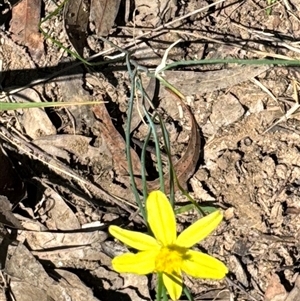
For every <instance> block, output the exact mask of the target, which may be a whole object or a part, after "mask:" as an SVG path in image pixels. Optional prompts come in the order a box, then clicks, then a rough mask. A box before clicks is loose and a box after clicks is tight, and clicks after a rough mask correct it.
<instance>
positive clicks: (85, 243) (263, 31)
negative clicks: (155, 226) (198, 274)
mask: <svg viewBox="0 0 300 301" xmlns="http://www.w3.org/2000/svg"><path fill="white" fill-rule="evenodd" d="M23 1H25V0H23ZM29 2H30V1H28V0H27V5H29V4H28V3H29ZM99 3H105V1H99ZM85 4H86V3H85V2H84V1H79V0H70V1H69V2H68V3H67V4H66V8H65V10H64V13H62V12H61V11H59V12H58V13H57V14H54V15H53V16H51V18H49V19H48V20H47V21H45V22H44V23H42V25H41V27H42V29H43V30H44V31H45V32H47V33H48V34H49V35H50V36H51V39H50V38H48V39H45V38H44V36H41V35H39V34H38V31H37V33H35V35H33V36H32V35H30V33H31V31H29V34H28V35H27V38H26V37H25V42H24V41H23V42H22V41H20V39H18V38H16V30H15V28H14V26H13V23H16V22H17V21H18V20H19V21H20V20H22V17H17V12H18V11H21V9H20V8H18V6H15V7H14V10H15V11H13V14H12V16H11V15H9V14H8V16H7V18H6V20H5V23H4V24H3V25H2V30H3V31H2V32H0V35H1V48H0V62H2V71H3V73H2V77H1V80H2V82H1V85H2V89H4V90H5V91H10V92H11V91H13V92H11V95H10V96H9V97H8V96H6V97H4V98H3V100H5V101H8V100H9V101H13V102H23V101H24V99H26V100H27V101H35V102H39V101H64V102H70V101H80V102H81V101H90V100H91V101H95V100H98V101H99V100H105V101H107V103H106V105H105V106H104V105H103V104H102V105H96V106H93V107H90V106H80V107H79V106H75V105H74V106H70V107H68V108H56V109H47V110H46V113H45V112H44V111H42V110H40V109H34V110H18V111H7V112H5V111H4V112H2V113H1V126H0V139H1V144H2V148H3V150H2V154H1V157H0V158H1V169H2V172H1V176H0V188H1V195H4V196H6V197H8V199H6V198H5V197H1V203H2V205H1V208H5V209H3V210H2V211H3V212H1V221H2V222H3V223H4V224H5V225H6V226H9V227H8V228H11V227H13V228H17V229H19V230H18V232H16V231H13V233H12V234H11V237H12V235H13V239H12V240H11V238H10V240H8V242H7V241H6V240H7V238H6V239H3V242H2V244H1V248H2V249H1V253H2V254H5V256H4V255H1V256H2V257H4V258H2V262H1V264H2V267H4V263H5V268H4V270H3V271H2V274H3V280H2V288H3V289H2V295H1V298H2V299H3V300H6V298H7V300H17V301H18V300H20V301H26V300H103V301H105V300H152V299H154V296H155V286H154V284H155V281H154V280H155V279H153V278H152V277H146V276H135V275H119V274H117V273H116V272H114V271H113V270H112V268H111V265H110V260H111V257H112V256H114V255H115V254H117V253H118V252H123V249H122V246H121V245H120V244H116V243H115V242H114V241H113V239H112V238H110V237H108V236H107V227H108V226H109V225H110V224H119V225H122V226H123V227H126V228H130V229H136V230H141V231H144V230H145V228H144V226H143V224H142V222H141V219H140V218H139V217H138V216H137V215H134V214H133V213H134V212H135V211H136V205H135V203H134V196H133V193H132V191H131V189H130V188H129V182H128V181H129V180H128V176H127V175H128V171H127V162H126V157H125V150H124V149H125V144H124V139H123V137H124V124H125V123H126V122H127V116H126V111H127V108H128V99H129V97H130V91H131V88H130V84H131V83H130V73H129V72H128V70H127V69H126V66H125V65H124V61H122V60H121V61H120V62H117V63H115V64H111V65H110V66H102V65H100V67H99V66H98V67H97V66H95V65H92V66H91V65H87V64H86V67H85V68H83V67H82V65H79V66H76V67H74V66H72V68H70V69H68V67H69V66H70V65H72V62H73V61H74V60H75V59H74V57H73V56H72V55H71V54H69V53H67V52H66V51H65V50H64V48H63V47H66V48H68V49H70V50H71V51H73V52H74V48H73V47H75V48H76V49H77V51H78V52H79V53H80V52H82V53H81V54H82V55H83V57H85V58H88V57H90V56H91V55H94V54H97V53H100V52H101V51H103V50H107V49H110V48H111V47H112V45H109V44H108V42H105V43H103V42H102V41H101V40H100V39H99V38H98V36H99V33H101V35H105V34H107V33H108V32H109V33H110V35H109V36H108V37H107V38H108V40H109V41H110V42H113V43H114V44H115V45H117V46H118V47H121V48H123V49H128V50H134V54H133V56H132V59H134V60H135V62H136V63H137V64H139V65H140V66H145V67H147V68H155V67H156V66H157V65H158V64H160V63H161V59H162V56H163V54H164V52H165V50H166V49H167V48H168V47H169V46H170V45H171V44H172V43H173V42H175V41H177V40H178V39H181V42H180V43H179V44H177V45H175V46H174V47H173V48H172V49H171V50H170V53H169V59H168V62H169V63H171V62H176V61H181V60H195V59H219V58H240V59H247V58H255V59H262V58H265V57H269V58H272V57H277V58H294V59H296V58H298V57H299V51H300V48H298V44H297V37H298V36H299V34H300V32H299V28H300V20H299V17H300V13H299V3H298V2H297V1H296V0H291V1H290V2H286V1H282V2H281V1H276V2H275V3H274V4H273V6H272V7H271V8H270V7H269V8H268V3H267V1H250V0H246V1H240V2H239V1H238V2H237V1H231V0H227V1H226V0H225V1H223V3H219V4H217V5H216V6H212V5H211V6H210V7H209V8H206V7H207V6H208V5H209V4H211V2H206V1H197V0H190V1H178V2H177V1H176V0H169V1H166V0H163V1H152V2H151V1H144V0H136V1H130V3H129V1H128V3H125V2H124V3H123V2H122V3H121V8H120V11H119V14H118V16H117V19H116V21H115V25H117V26H118V27H116V26H114V27H113V28H111V26H110V25H109V24H111V21H109V20H108V21H104V22H103V23H102V24H101V23H100V25H101V26H102V27H101V26H100V25H99V22H98V21H97V20H99V16H97V13H96V11H98V10H99V7H96V4H95V3H93V2H92V3H91V13H90V18H88V16H87V15H85V14H84V13H82V12H85V11H86V10H85V9H84V5H85ZM25 5H26V4H25ZM77 7H79V13H78V11H77V10H76V8H77ZM56 8H57V6H56V4H55V3H54V2H51V1H45V3H43V5H42V16H41V17H42V18H44V17H45V16H49V15H50V14H51V13H52V12H53V11H54V10H55V9H56ZM201 8H203V11H201V12H198V13H196V14H192V15H191V16H188V17H185V18H182V20H181V21H178V22H176V23H175V22H173V21H174V20H179V18H180V17H182V16H184V15H186V14H188V13H192V12H195V11H196V10H198V9H201ZM27 9H28V7H27ZM80 9H82V11H81V15H80ZM111 9H112V11H111V12H110V14H112V15H113V14H114V9H113V6H112V8H111ZM25 10H26V8H25ZM28 11H29V10H28ZM74 11H76V14H78V15H76V16H77V19H76V18H73V17H74V15H73V12H74ZM20 18H21V19H20ZM23 18H24V16H23ZM29 20H30V17H28V16H27V17H26V18H25V21H26V22H28V23H30V22H29ZM74 20H75V21H74ZM88 20H90V22H88ZM23 21H24V20H23ZM74 22H75V24H76V26H77V27H72V26H73V25H74ZM162 25H165V26H162ZM28 28H29V25H28ZM74 28H75V29H74ZM78 28H79V33H78ZM81 29H83V30H81ZM35 30H36V28H35ZM80 30H81V31H80ZM11 31H13V32H14V34H12V33H11ZM97 33H98V35H97ZM145 33H148V35H145V36H144V37H143V38H142V39H141V38H138V37H139V36H141V35H142V34H145ZM149 33H150V34H149ZM78 35H79V36H78ZM76 37H77V38H76ZM33 41H34V43H33ZM55 41H59V43H60V44H59V45H58V44H57V43H55ZM76 41H77V42H76ZM70 43H71V44H73V46H71V44H70ZM21 44H25V46H24V45H21ZM129 44H131V46H130V48H128V45H129ZM62 46H63V47H62ZM117 53H118V52H117V51H115V54H117ZM110 54H112V52H111V53H110ZM102 58H103V56H99V57H98V58H97V59H96V61H97V62H100V61H102ZM0 66H1V65H0ZM47 68H48V69H47ZM25 69H27V71H26V70H25ZM62 70H63V72H64V73H60V74H58V75H55V72H57V71H60V72H61V71H62ZM177 70H178V69H177ZM179 70H180V71H179V72H178V71H176V72H177V73H175V72H166V73H165V76H166V78H167V79H168V80H169V81H170V82H171V83H172V84H173V85H174V86H175V87H176V88H178V89H179V90H180V91H181V92H182V93H183V94H184V95H185V96H186V100H185V101H186V104H187V105H188V106H189V107H190V109H191V111H192V113H193V115H194V117H195V119H196V122H197V125H198V128H199V132H200V135H201V143H200V146H199V145H196V149H188V150H186V149H187V147H190V145H191V143H190V142H191V141H192V140H193V139H194V137H191V132H193V130H192V129H193V125H192V123H191V118H190V116H189V115H188V114H187V108H185V107H184V104H180V103H178V101H176V100H175V99H174V98H172V97H173V96H171V95H170V94H169V93H167V92H166V91H164V90H162V89H161V90H160V91H159V92H160V94H159V98H158V99H159V102H158V112H159V113H160V114H161V115H162V116H163V118H164V120H165V124H166V128H167V129H168V132H169V136H170V141H171V145H172V154H174V155H175V156H174V157H173V158H174V160H177V159H176V157H180V156H183V155H184V154H185V152H186V151H188V154H190V156H192V155H195V153H197V152H198V153H200V156H199V159H198V157H197V156H196V157H197V159H198V160H197V162H196V163H193V166H194V167H192V168H191V170H190V172H187V173H188V174H189V173H193V174H192V176H191V177H190V178H189V180H188V183H187V188H188V190H189V192H190V194H191V196H193V197H194V199H195V200H197V202H198V203H199V204H200V205H204V206H208V205H209V206H215V207H219V208H221V209H222V210H223V211H224V216H225V219H224V222H223V223H222V224H221V226H220V227H219V228H218V229H217V231H216V232H215V233H214V235H212V236H211V237H209V238H208V239H206V240H205V241H204V242H202V243H201V245H198V246H196V249H197V248H200V249H201V250H202V251H205V252H207V253H209V254H211V255H213V256H215V257H217V258H219V259H220V260H222V261H223V262H224V263H226V265H227V266H228V267H229V269H230V274H229V275H228V279H226V280H224V281H221V282H213V281H202V280H195V279H191V278H188V277H187V278H186V279H185V283H186V285H187V286H188V287H189V288H190V290H191V292H192V293H193V296H194V297H195V300H228V301H229V300H238V301H242V300H266V301H275V300H276V301H281V300H293V301H294V300H300V292H299V290H300V283H299V281H300V280H299V277H298V272H299V266H300V262H299V250H300V243H299V241H300V234H299V233H300V232H299V228H300V223H299V221H300V218H299V214H300V203H299V187H300V181H299V178H300V156H299V120H298V118H297V114H296V113H297V112H293V111H296V109H297V97H296V96H297V90H298V85H297V80H298V78H299V70H300V69H299V68H298V67H278V66H277V67H275V66H266V65H262V66H249V65H242V66H241V65H238V64H212V65H203V66H187V67H185V68H183V67H180V68H179ZM50 76H52V78H51V79H48V80H46V81H44V82H42V83H37V84H34V85H30V87H28V88H26V89H23V90H22V91H17V90H14V89H15V88H20V87H25V86H26V85H27V84H29V83H31V82H32V81H33V80H36V79H45V78H46V79H47V77H50ZM142 80H143V86H144V87H145V89H146V92H147V93H148V94H150V97H151V98H152V96H153V94H154V86H153V85H151V81H150V80H149V78H147V76H145V74H142ZM149 82H150V83H149ZM152 84H153V82H152ZM291 108H292V109H291ZM294 109H295V110H294ZM286 112H288V113H291V112H292V113H295V114H287V115H286V116H288V117H289V118H282V120H280V121H281V122H279V123H278V124H276V125H274V123H275V122H276V120H279V118H281V117H284V116H285V114H286ZM139 116H140V114H139V111H138V110H137V109H136V106H135V107H134V117H133V124H135V123H137V125H138V123H139V121H140V117H139ZM272 124H273V125H274V126H273V127H271V126H272ZM147 130H148V129H147V126H146V125H145V124H143V123H142V124H140V125H139V126H134V125H132V135H133V136H134V137H135V138H137V139H138V140H143V139H144V138H145V136H146V134H147ZM157 130H158V134H159V136H160V137H161V130H160V129H159V127H158V128H157ZM161 141H162V140H161ZM132 145H133V146H134V144H132ZM134 149H135V150H136V151H137V153H139V148H138V147H134ZM137 153H135V152H134V150H132V156H133V161H134V171H135V173H136V174H138V173H139V171H140V164H141V163H140V160H139V155H138V154H137ZM153 160H154V161H155V157H154V156H153V155H149V157H148V160H147V162H148V161H149V162H152V161H153ZM149 165H152V167H151V166H149V167H150V171H149V174H150V178H151V175H152V179H153V178H155V177H156V176H157V175H156V174H155V168H153V165H155V164H154V163H153V164H149ZM12 166H14V168H13V167H12ZM181 168H182V167H181ZM194 169H195V172H193V171H194ZM182 184H186V183H182ZM149 185H150V184H149ZM8 200H9V201H8ZM176 200H177V205H178V206H181V205H182V204H186V203H187V200H186V199H185V198H184V197H183V196H182V194H181V193H180V192H177V194H176ZM11 205H13V212H14V213H15V215H12V214H11V209H10V208H11ZM15 218H17V219H15ZM198 218H199V216H198V214H197V213H196V211H195V210H190V211H188V212H185V213H183V214H181V215H179V216H178V221H179V227H180V229H183V228H185V227H187V226H188V225H189V224H190V223H191V222H193V221H195V220H197V219H198ZM99 221H100V223H101V224H100V225H99ZM83 225H85V227H86V226H87V225H89V226H90V227H91V226H92V227H93V228H89V230H88V231H83V230H81V228H82V226H83ZM22 228H24V229H26V230H24V229H22ZM78 229H79V230H78ZM49 230H50V232H49ZM5 231H6V230H5V228H3V229H2V232H3V235H4V234H5ZM41 231H44V232H41ZM14 232H16V233H14ZM16 241H19V243H17V242H16ZM23 243H24V244H23ZM7 245H8V246H7ZM120 248H121V249H120ZM6 249H8V253H7V255H6ZM1 298H0V299H1ZM2 299H1V300H2ZM182 300H185V297H184V296H183V297H182Z"/></svg>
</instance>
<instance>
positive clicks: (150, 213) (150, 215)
mask: <svg viewBox="0 0 300 301" xmlns="http://www.w3.org/2000/svg"><path fill="white" fill-rule="evenodd" d="M146 209H147V219H148V223H149V226H150V228H151V230H152V232H153V234H154V236H155V238H156V239H157V240H158V241H159V242H160V243H161V244H162V245H163V246H167V245H170V244H173V243H174V242H175V240H176V235H177V234H176V221H175V215H174V211H173V209H172V206H171V204H170V202H169V200H168V199H167V197H166V195H165V194H164V193H162V192H161V191H159V190H156V191H152V192H151V193H150V194H149V196H148V198H147V201H146Z"/></svg>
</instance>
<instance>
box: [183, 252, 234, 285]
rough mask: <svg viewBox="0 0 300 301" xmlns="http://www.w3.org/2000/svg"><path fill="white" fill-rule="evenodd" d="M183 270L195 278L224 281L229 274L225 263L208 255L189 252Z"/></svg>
mask: <svg viewBox="0 0 300 301" xmlns="http://www.w3.org/2000/svg"><path fill="white" fill-rule="evenodd" d="M185 257H186V258H185V259H184V260H183V263H182V266H181V269H182V271H183V272H185V273H186V274H188V275H190V276H192V277H195V278H209V279H222V278H224V277H225V275H226V274H227V273H228V269H227V267H226V266H225V264H224V263H223V262H221V261H220V260H218V259H216V258H214V257H212V256H209V255H207V254H204V253H201V252H196V251H193V250H188V252H187V253H186V256H185Z"/></svg>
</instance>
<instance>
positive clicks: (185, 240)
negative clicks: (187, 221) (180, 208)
mask: <svg viewBox="0 0 300 301" xmlns="http://www.w3.org/2000/svg"><path fill="white" fill-rule="evenodd" d="M222 218H223V215H222V213H221V211H219V210H217V211H215V212H213V213H211V214H209V215H207V216H205V217H203V218H201V219H199V220H198V221H197V222H195V223H194V224H192V225H190V226H189V227H188V228H187V229H185V230H184V231H183V232H182V233H180V235H179V236H178V238H177V240H176V245H178V246H180V247H184V248H190V247H192V246H193V245H194V244H196V243H197V242H199V241H200V240H202V239H204V238H205V237H206V236H208V235H209V234H210V233H211V232H212V231H213V230H214V229H216V228H217V226H218V225H219V223H220V222H221V221H222Z"/></svg>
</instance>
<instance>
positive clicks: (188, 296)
mask: <svg viewBox="0 0 300 301" xmlns="http://www.w3.org/2000/svg"><path fill="white" fill-rule="evenodd" d="M183 292H184V294H185V295H186V297H187V298H188V300H189V301H194V298H193V296H192V295H191V292H190V291H189V289H188V288H187V287H186V286H185V285H183Z"/></svg>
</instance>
